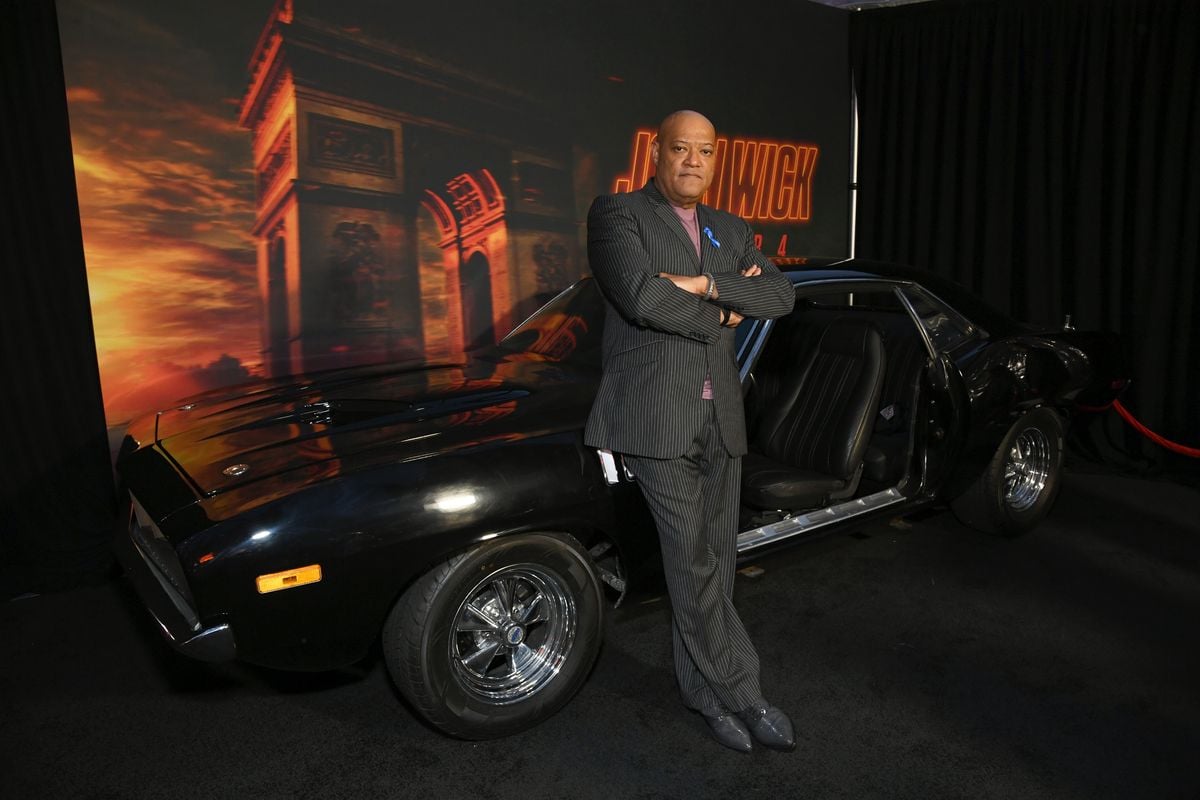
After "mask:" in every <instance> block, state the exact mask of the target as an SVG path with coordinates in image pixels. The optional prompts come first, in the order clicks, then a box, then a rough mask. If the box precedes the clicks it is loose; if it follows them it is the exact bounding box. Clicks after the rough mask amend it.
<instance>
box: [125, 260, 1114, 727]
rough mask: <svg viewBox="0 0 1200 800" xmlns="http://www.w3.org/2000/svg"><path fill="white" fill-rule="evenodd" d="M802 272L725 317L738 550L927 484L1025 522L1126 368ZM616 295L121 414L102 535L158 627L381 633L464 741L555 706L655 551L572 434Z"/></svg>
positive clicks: (947, 298)
mask: <svg viewBox="0 0 1200 800" xmlns="http://www.w3.org/2000/svg"><path fill="white" fill-rule="evenodd" d="M790 266H796V265H785V268H790ZM788 274H789V276H790V277H791V279H792V281H793V283H794V284H795V286H796V293H797V301H796V306H795V310H794V311H793V312H792V313H791V314H790V315H788V316H786V317H784V318H782V319H779V320H775V321H766V322H764V321H758V320H749V319H748V320H746V321H745V322H744V323H743V324H742V325H741V327H740V328H739V330H738V359H739V363H740V366H741V374H742V378H743V386H744V393H745V402H746V414H747V425H748V432H749V436H750V441H751V452H750V454H749V455H748V456H746V458H745V459H744V461H743V476H744V477H743V490H742V503H743V507H742V509H741V519H742V524H741V531H740V533H739V535H738V549H739V552H740V553H742V554H743V555H744V554H749V553H754V554H758V553H760V552H762V551H763V550H764V549H765V548H772V547H775V546H778V545H780V544H783V543H787V542H791V541H795V540H799V539H803V538H804V537H805V536H810V535H813V534H814V532H818V531H829V530H834V529H836V528H838V527H839V526H846V525H855V524H859V523H861V522H862V521H863V520H865V519H867V518H869V517H870V516H872V515H880V514H886V515H889V516H894V515H898V514H901V513H905V512H909V511H912V510H914V509H917V508H920V507H925V506H929V505H932V504H941V503H945V504H949V505H950V506H951V508H952V509H953V510H954V512H955V513H956V514H958V515H959V517H960V518H961V519H962V520H963V521H964V522H966V523H967V524H969V525H971V526H973V527H976V528H979V529H982V530H985V531H991V532H996V533H1001V534H1015V533H1019V532H1022V531H1025V530H1027V529H1029V528H1030V527H1032V526H1033V525H1035V524H1036V523H1037V522H1038V521H1039V520H1040V519H1041V518H1042V517H1043V516H1044V515H1045V514H1046V512H1047V510H1048V508H1049V507H1050V505H1051V503H1052V502H1053V500H1054V497H1055V494H1056V491H1057V489H1058V485H1059V477H1060V470H1061V467H1062V462H1063V431H1064V425H1065V424H1066V422H1067V421H1068V419H1069V417H1070V415H1071V411H1072V409H1073V407H1074V406H1075V404H1076V403H1080V404H1090V405H1102V404H1104V403H1106V402H1108V401H1109V400H1110V399H1112V397H1114V396H1115V394H1116V393H1117V392H1118V391H1119V390H1120V388H1121V387H1122V386H1123V384H1124V375H1123V373H1122V372H1121V367H1120V364H1119V361H1118V360H1117V348H1116V343H1115V341H1114V339H1113V338H1112V337H1111V336H1108V335H1104V334H1098V333H1082V332H1077V331H1074V330H1071V329H1069V328H1067V329H1063V330H1040V329H1037V328H1033V327H1031V326H1027V325H1023V324H1020V323H1017V322H1014V321H1012V320H1011V319H1008V318H1007V317H1005V316H1003V315H1001V314H999V313H997V312H995V311H993V310H991V309H990V308H988V307H987V306H986V305H984V304H983V303H981V302H980V301H978V300H977V299H975V298H973V297H972V296H971V295H969V294H968V293H966V292H964V291H963V290H962V289H960V288H959V287H957V286H956V285H954V284H951V283H948V282H946V281H943V280H940V279H938V278H936V277H934V276H932V275H929V274H926V273H920V272H916V271H912V270H908V269H903V268H899V267H895V266H890V265H881V264H872V263H865V262H860V261H841V262H831V261H825V262H816V261H813V262H811V263H808V264H806V265H805V268H803V269H796V270H795V271H792V272H789V273H788ZM603 311H604V299H603V297H602V296H601V293H600V291H599V288H598V287H597V285H596V283H595V282H594V281H591V280H586V279H585V280H583V281H580V282H579V283H577V284H576V285H574V286H572V287H571V288H570V289H568V290H566V291H565V292H563V293H562V294H560V295H559V296H558V297H557V298H555V299H554V300H553V301H551V302H550V303H549V304H548V305H546V306H545V307H544V308H542V309H541V310H540V311H538V312H537V313H536V314H534V315H533V316H532V317H531V318H530V319H528V320H527V321H526V322H524V323H523V324H522V325H520V326H518V327H517V328H516V329H515V330H513V331H512V332H511V333H510V334H509V335H508V336H507V337H506V338H505V339H504V340H503V341H502V342H500V343H499V344H498V345H496V346H494V347H490V348H487V349H483V350H478V351H475V352H474V353H471V354H469V357H468V358H466V359H465V360H464V361H463V363H454V364H441V365H439V364H421V365H419V366H408V367H401V366H397V365H389V364H383V365H378V366H371V367H358V368H351V369H345V370H337V371H331V372H324V373H319V374H314V375H310V376H294V377H291V378H286V379H276V380H266V381H262V382H261V383H257V384H252V385H247V386H242V387H238V388H237V389H236V390H227V391H224V392H215V393H209V394H206V395H203V396H200V397H197V398H195V399H193V400H191V401H189V402H187V403H186V404H184V405H182V406H180V407H178V408H173V409H170V410H166V411H162V412H159V413H158V414H155V415H153V416H148V417H146V418H143V419H140V420H137V421H135V422H134V423H133V424H132V425H131V427H130V429H129V432H128V436H127V437H126V439H125V442H124V446H123V448H122V452H121V454H120V457H119V460H118V473H119V477H120V480H121V483H122V489H123V494H125V496H127V498H128V503H129V514H128V518H127V519H125V520H123V521H122V523H121V525H120V526H119V527H120V530H119V532H118V535H117V537H116V548H117V551H118V554H119V556H120V559H121V561H122V563H123V565H124V567H125V569H126V572H127V573H128V575H129V576H130V578H131V580H132V581H133V583H134V585H135V586H136V588H137V590H138V592H139V594H140V596H141V597H142V599H143V601H144V602H145V603H146V605H147V606H148V607H149V609H150V611H151V612H152V613H153V615H154V617H155V618H156V619H157V620H158V622H159V624H160V626H161V628H162V631H163V633H164V634H165V635H166V637H167V639H168V640H169V641H170V642H171V644H172V645H174V646H175V647H176V648H178V649H179V650H180V651H182V652H184V653H186V654H188V655H190V656H193V657H195V658H198V659H204V660H213V661H217V660H226V659H233V658H240V659H245V660H247V661H250V662H255V663H258V664H263V665H267V666H271V667H277V668H285V669H330V668H335V667H339V666H343V665H347V664H350V663H353V662H355V661H357V660H359V659H361V658H363V656H364V655H365V654H366V653H367V652H368V650H369V649H370V648H371V647H372V645H373V644H374V643H375V642H378V641H380V640H381V641H382V652H383V657H384V660H385V662H386V665H387V668H388V670H389V671H390V674H391V675H392V677H393V679H394V680H395V682H396V684H397V686H398V687H399V689H400V691H401V693H402V694H403V695H404V696H405V697H406V698H407V699H408V700H409V701H410V703H411V705H412V706H413V708H414V709H415V710H416V711H417V712H418V713H419V714H421V715H422V716H423V717H424V718H425V719H426V720H428V721H429V722H430V723H431V724H433V725H434V726H436V727H437V728H439V729H441V730H443V731H445V732H447V733H449V734H452V735H455V736H460V737H464V738H486V737H493V736H500V735H505V734H509V733H513V732H515V731H518V730H521V729H523V728H526V727H529V726H531V725H533V724H535V723H537V722H538V721H540V720H542V719H544V718H545V717H546V716H548V715H549V714H552V713H553V712H554V711H555V710H556V709H558V708H559V707H561V706H562V705H563V704H564V703H566V702H567V701H568V700H569V699H570V698H571V697H572V695H573V694H574V693H575V692H576V690H577V689H578V688H579V686H580V685H581V683H582V682H583V680H584V679H585V677H586V675H587V673H588V671H589V669H590V667H591V665H592V663H593V662H594V660H595V658H596V655H597V652H598V650H599V647H600V639H601V636H602V632H603V630H604V627H603V616H604V614H605V610H606V608H607V607H609V606H610V605H612V604H613V603H615V602H619V601H620V599H621V598H622V597H623V596H624V594H625V593H626V592H627V591H629V590H630V589H631V588H633V587H636V586H637V585H639V583H640V584H644V583H645V581H647V580H653V578H652V577H651V576H653V575H654V574H655V572H656V565H657V558H658V548H657V540H656V537H655V536H654V534H653V525H652V522H651V520H650V518H649V514H648V512H647V510H646V508H645V506H644V505H643V503H642V499H641V496H640V492H639V490H638V488H637V485H636V483H635V482H634V481H632V480H631V478H630V476H629V474H628V473H627V472H626V471H625V469H624V467H623V464H622V461H621V457H620V455H619V454H613V453H607V452H598V451H596V450H594V449H591V448H588V447H586V446H585V445H584V444H583V441H582V430H583V426H584V422H585V420H586V418H587V414H588V410H589V407H590V405H591V401H592V397H593V394H594V392H595V390H596V387H597V384H598V380H599V376H600V339H601V329H600V327H601V325H602V320H603V318H604V314H603Z"/></svg>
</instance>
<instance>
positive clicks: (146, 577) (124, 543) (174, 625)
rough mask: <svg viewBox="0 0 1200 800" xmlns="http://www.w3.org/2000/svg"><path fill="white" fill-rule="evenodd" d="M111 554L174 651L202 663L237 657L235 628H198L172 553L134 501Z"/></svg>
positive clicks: (123, 518)
mask: <svg viewBox="0 0 1200 800" xmlns="http://www.w3.org/2000/svg"><path fill="white" fill-rule="evenodd" d="M113 551H114V553H115V555H116V557H117V560H118V561H119V562H120V564H121V566H122V568H123V569H124V570H125V574H126V576H127V577H128V578H129V580H130V582H131V583H132V584H133V588H134V590H135V591H136V592H137V594H138V596H139V597H140V598H141V600H142V602H143V603H144V604H145V606H146V608H147V609H148V610H149V611H150V614H151V616H153V617H154V619H155V621H156V622H157V623H158V626H159V628H160V629H161V630H162V633H163V636H165V637H166V639H167V641H168V642H170V643H171V646H172V647H174V648H175V649H176V650H178V651H179V652H181V653H183V654H184V655H186V656H189V657H191V658H195V659H197V660H200V661H231V660H233V659H234V658H236V656H237V644H236V642H235V641H234V636H233V629H232V628H230V626H229V625H228V624H227V623H220V624H217V625H211V626H208V627H205V626H204V625H203V624H201V622H200V618H199V616H198V615H197V613H196V609H195V604H194V601H193V599H192V596H191V591H190V590H189V588H188V585H187V582H186V580H185V579H184V575H183V570H182V568H181V567H180V565H179V559H178V558H177V557H176V555H175V551H174V548H172V547H171V545H170V543H169V542H168V541H167V540H166V539H165V538H164V537H163V535H162V533H161V532H159V530H158V528H157V527H156V526H155V525H154V523H153V521H152V520H151V519H150V517H149V516H148V515H147V514H146V512H145V510H143V509H142V507H141V505H140V504H139V503H138V501H137V498H134V497H132V496H131V497H130V498H129V513H128V515H125V514H121V515H120V517H119V519H118V522H117V529H116V531H115V536H114V539H113Z"/></svg>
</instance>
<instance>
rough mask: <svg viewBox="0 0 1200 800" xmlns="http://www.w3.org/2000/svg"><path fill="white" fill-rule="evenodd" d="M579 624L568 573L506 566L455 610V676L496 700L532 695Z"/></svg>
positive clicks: (470, 690)
mask: <svg viewBox="0 0 1200 800" xmlns="http://www.w3.org/2000/svg"><path fill="white" fill-rule="evenodd" d="M576 624H577V621H576V609H575V601H574V599H573V598H572V596H571V593H570V592H569V591H567V589H566V587H565V586H564V584H563V581H562V579H561V578H559V577H558V576H557V575H555V574H554V573H553V572H550V571H548V570H546V569H543V568H542V567H539V566H537V565H536V564H514V565H512V566H508V567H504V568H503V569H500V570H498V571H496V572H494V573H492V574H491V575H489V576H487V577H486V578H484V579H483V580H481V581H479V582H478V583H477V584H476V585H475V586H474V587H473V588H472V589H471V590H470V591H469V592H467V593H466V600H464V601H463V603H462V605H460V606H459V607H458V611H457V613H455V615H454V622H453V630H452V631H451V635H450V638H449V648H450V654H449V655H450V663H451V665H452V670H453V674H454V678H455V679H456V680H457V682H458V684H459V685H460V686H461V687H462V688H463V690H464V691H466V693H467V694H469V695H472V696H473V697H475V698H477V699H479V700H482V701H484V702H487V703H490V704H494V705H507V704H509V703H516V702H520V701H522V700H525V699H526V698H528V697H529V696H530V695H533V694H534V693H535V692H537V691H538V690H540V689H542V688H543V687H545V686H546V685H547V684H549V683H550V682H551V681H552V680H553V679H554V677H555V676H556V675H557V674H558V673H559V670H560V669H561V668H562V665H563V662H564V661H566V659H567V656H568V655H569V653H570V652H571V646H572V644H573V643H574V641H575V629H576Z"/></svg>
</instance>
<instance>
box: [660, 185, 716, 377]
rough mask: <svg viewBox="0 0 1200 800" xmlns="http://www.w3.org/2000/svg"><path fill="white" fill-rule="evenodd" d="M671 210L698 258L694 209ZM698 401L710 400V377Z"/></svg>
mask: <svg viewBox="0 0 1200 800" xmlns="http://www.w3.org/2000/svg"><path fill="white" fill-rule="evenodd" d="M670 206H671V210H672V211H674V212H675V216H677V217H679V221H680V222H681V223H683V229H684V230H685V231H687V235H688V238H689V239H691V240H692V246H693V247H695V248H696V257H697V258H700V257H701V256H700V220H698V219H697V218H696V207H695V206H692V207H691V208H680V207H679V206H677V205H675V204H674V203H671V204H670ZM700 399H702V400H712V399H713V392H712V376H711V375H705V376H704V386H703V387H701V389H700Z"/></svg>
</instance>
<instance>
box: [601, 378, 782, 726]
mask: <svg viewBox="0 0 1200 800" xmlns="http://www.w3.org/2000/svg"><path fill="white" fill-rule="evenodd" d="M704 403H705V405H706V406H707V407H708V412H707V413H708V415H709V419H708V420H706V424H704V425H701V426H700V429H699V431H697V433H696V436H695V437H694V439H693V441H692V443H691V446H690V447H689V448H688V451H687V452H686V453H684V454H683V456H681V457H679V458H668V459H659V458H647V457H642V456H630V455H625V456H624V460H625V464H626V465H627V466H628V467H629V470H630V471H631V472H632V473H633V474H634V476H635V477H636V478H637V481H638V484H639V486H640V487H641V490H642V494H643V496H644V497H645V498H646V503H647V505H648V506H649V507H650V511H651V514H652V515H653V516H654V522H655V525H656V527H657V528H658V538H659V542H660V543H661V545H662V555H663V571H664V572H665V574H666V579H667V591H668V592H669V594H670V598H671V612H672V613H671V628H672V634H673V637H672V638H673V645H674V660H675V675H676V678H677V679H678V681H679V690H680V692H681V694H682V695H683V701H684V703H685V704H686V705H687V706H688V707H690V708H693V709H695V710H697V711H699V712H701V713H705V714H709V715H710V716H711V715H716V714H719V713H721V710H722V709H725V710H729V711H740V710H741V709H744V708H749V707H750V706H751V705H754V704H756V703H758V702H760V700H761V697H762V691H761V689H760V688H759V664H758V653H757V652H756V651H755V649H754V645H753V644H751V642H750V637H749V636H748V635H747V633H746V629H745V627H744V626H743V625H742V620H741V618H740V617H738V613H737V610H736V609H735V608H734V607H733V576H734V563H735V561H736V558H737V514H738V509H737V504H738V492H739V489H740V483H741V473H742V460H741V459H740V458H733V457H731V456H730V455H729V453H728V451H727V450H726V449H725V445H724V443H723V442H722V440H721V434H720V431H719V429H718V427H717V418H716V411H715V409H714V408H713V403H712V402H711V401H704Z"/></svg>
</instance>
